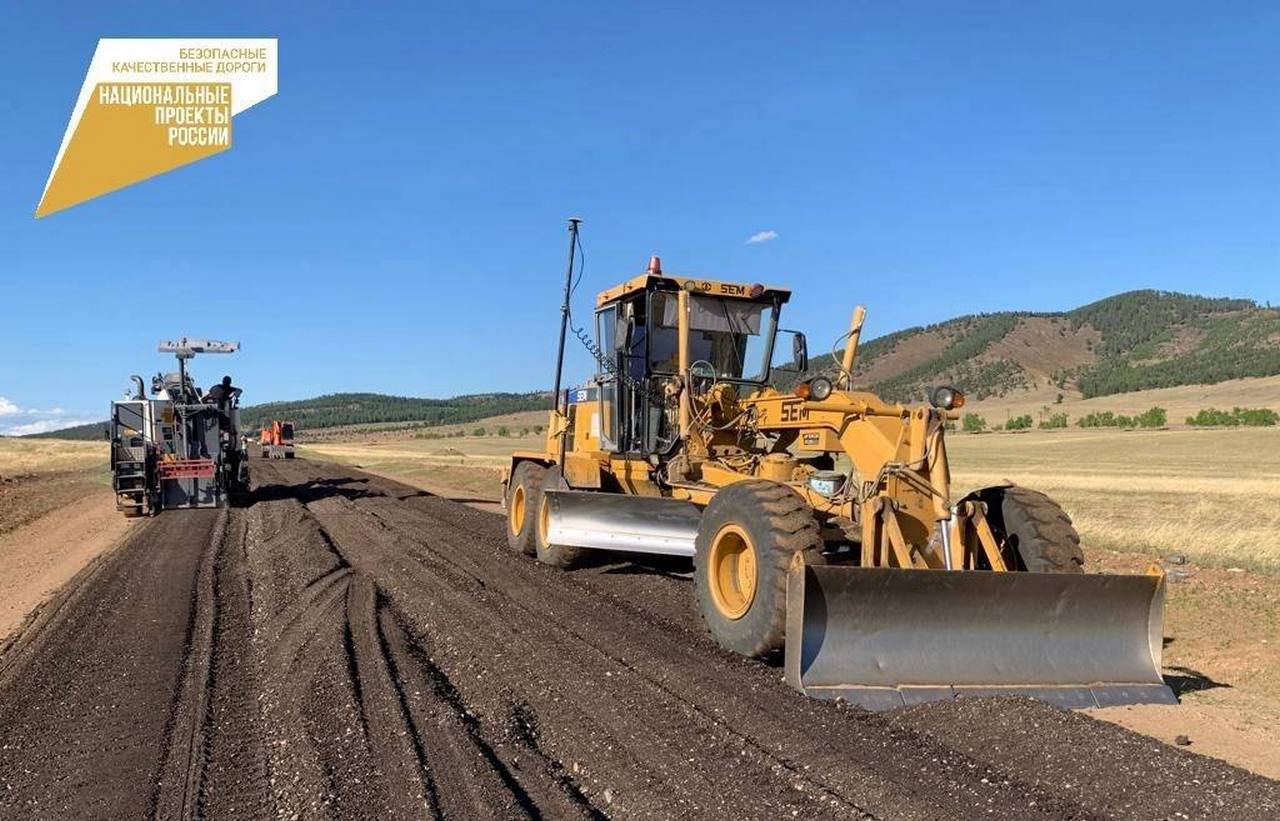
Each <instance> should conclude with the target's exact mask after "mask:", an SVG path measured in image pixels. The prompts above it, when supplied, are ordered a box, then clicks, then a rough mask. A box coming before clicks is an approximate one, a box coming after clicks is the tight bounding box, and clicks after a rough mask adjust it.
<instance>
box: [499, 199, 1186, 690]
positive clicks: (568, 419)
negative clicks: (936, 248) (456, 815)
mask: <svg viewBox="0 0 1280 821" xmlns="http://www.w3.org/2000/svg"><path fill="white" fill-rule="evenodd" d="M571 231H572V232H573V234H574V237H573V240H572V241H571V245H570V264H569V268H570V276H569V280H572V274H573V256H574V250H573V249H574V244H573V243H574V242H576V240H577V237H576V234H577V223H576V222H573V223H572V224H571ZM569 280H567V281H566V289H565V306H564V311H563V320H564V321H563V323H562V334H561V354H560V358H561V361H562V360H563V345H564V326H565V325H567V324H568V322H569V310H568V302H569V297H570V287H569ZM789 297H790V292H789V291H788V290H786V289H785V288H778V287H772V286H765V285H761V284H749V283H734V282H720V281H713V280H709V279H702V278H698V277H687V276H677V275H673V274H668V273H665V272H664V271H663V270H662V268H661V263H660V261H659V260H658V258H657V257H654V258H653V259H652V260H651V262H650V265H649V267H648V269H647V270H646V271H645V273H643V274H641V275H640V276H637V277H634V278H632V279H629V280H627V281H626V282H624V283H622V284H621V285H618V286H617V287H614V288H610V289H608V290H606V291H604V292H602V293H601V294H600V295H599V296H598V297H597V299H596V306H595V320H596V331H597V337H596V339H597V341H596V342H595V343H589V342H588V347H589V348H590V349H591V350H592V352H593V354H595V355H596V358H597V360H598V362H599V372H598V373H597V374H596V375H595V377H594V378H593V379H592V380H591V381H590V382H589V383H588V384H587V385H585V386H584V387H581V388H576V389H571V390H567V391H564V392H563V393H562V392H561V391H560V389H559V379H560V376H559V371H560V367H561V366H560V365H558V366H557V389H556V392H555V395H556V406H555V408H554V409H553V410H552V411H551V413H550V422H549V425H548V429H547V436H546V444H545V447H544V448H543V449H542V450H536V451H517V452H516V453H514V454H513V455H512V457H511V462H510V465H509V467H508V469H507V470H506V472H505V473H504V479H503V481H504V490H505V493H504V499H505V506H506V511H507V522H508V529H507V533H508V539H509V542H510V545H511V547H512V549H514V550H516V551H518V552H520V553H523V554H526V555H529V556H536V557H537V559H538V560H540V561H542V562H544V563H546V564H548V565H551V566H554V567H558V568H571V567H573V566H574V565H575V564H577V563H578V562H580V561H581V560H582V559H583V558H584V557H585V556H586V555H587V554H588V553H589V552H591V551H601V550H605V551H622V552H630V553H657V554H668V555H675V556H687V557H690V558H692V560H693V583H694V595H695V598H696V602H697V607H698V610H699V611H700V613H701V616H702V619H703V621H704V623H705V624H706V627H707V628H708V630H709V631H710V632H711V634H712V635H713V636H714V637H715V639H716V640H717V641H718V642H719V643H720V644H721V645H722V646H724V647H725V648H728V649H729V650H732V651H735V652H737V653H741V654H744V655H747V656H757V657H769V656H776V655H777V654H778V653H779V651H781V650H782V649H783V648H784V647H785V653H784V654H783V657H784V662H785V678H786V680H787V681H788V682H789V683H790V684H791V685H793V686H794V687H796V688H798V689H800V690H801V691H802V692H805V693H806V694H809V695H812V696H817V697H825V698H835V697H840V698H844V699H846V700H847V701H850V702H853V703H856V704H859V705H861V706H864V707H867V708H871V709H884V708H889V707H893V706H900V705H904V704H912V703H916V702H920V701H926V700H936V699H946V698H954V697H957V696H966V695H990V694H1002V693H1015V694H1025V695H1031V696H1035V697H1039V698H1043V699H1046V700H1049V701H1053V702H1055V703H1058V704H1061V705H1064V706H1095V705H1110V704H1123V703H1140V702H1159V703H1171V702H1175V701H1176V700H1175V699H1174V697H1173V694H1172V692H1171V691H1170V690H1169V688H1168V687H1167V686H1166V685H1165V684H1164V682H1163V680H1162V678H1161V676H1160V652H1161V643H1162V632H1161V630H1162V613H1163V577H1162V575H1160V574H1159V572H1158V570H1156V569H1153V571H1152V572H1151V573H1149V574H1146V575H1132V576H1121V575H1102V574H1085V573H1084V572H1083V567H1082V565H1083V561H1084V558H1083V554H1082V553H1081V550H1080V545H1079V537H1078V536H1077V534H1076V531H1075V529H1074V527H1073V525H1072V523H1071V520H1070V519H1069V518H1068V517H1067V515H1066V514H1065V513H1064V512H1063V511H1062V509H1061V508H1060V507H1059V506H1058V505H1057V504H1056V503H1055V502H1053V501H1052V500H1051V499H1050V498H1049V497H1047V496H1045V495H1044V494H1042V493H1038V492H1036V491H1034V490H1031V489H1028V488H1024V487H1019V486H1016V485H1012V484H1006V485H1000V486H993V487H986V488H982V489H978V490H975V491H972V492H969V493H966V494H964V495H963V496H957V495H956V494H955V493H954V491H953V489H952V485H951V476H950V467H949V463H948V458H947V447H946V427H947V423H948V421H949V420H952V419H955V418H956V417H957V416H958V409H959V408H960V407H962V406H963V404H964V394H963V393H962V392H961V391H960V390H959V389H957V388H955V387H952V386H939V387H938V388H936V389H934V390H933V391H931V392H930V396H929V404H927V405H926V404H921V405H904V404H899V403H895V402H888V401H884V400H883V399H881V398H879V397H877V396H876V395H874V394H872V393H869V392H867V391H863V390H857V389H856V388H855V387H854V380H853V366H854V361H855V356H856V353H857V348H858V341H859V336H860V333H861V328H862V323H863V319H864V317H865V311H863V309H862V308H858V309H856V310H855V311H854V315H853V321H852V323H851V327H850V330H849V332H848V334H847V335H846V336H845V337H843V342H844V347H843V352H842V355H841V357H840V359H839V360H838V362H837V361H836V360H835V359H834V357H833V360H832V366H833V372H832V373H831V374H830V375H815V374H812V373H809V363H808V355H807V343H806V340H805V337H804V335H803V334H800V333H798V332H794V331H786V330H781V329H780V328H779V325H778V322H779V317H780V313H781V309H782V307H783V305H785V304H786V303H787V301H788V299H789ZM579 335H580V336H586V334H585V333H584V332H582V331H581V330H579ZM785 337H790V340H791V345H790V353H791V356H790V361H789V362H786V363H783V364H781V365H779V366H778V367H773V362H774V361H775V359H781V358H782V357H775V348H778V347H783V348H785V347H786V346H785V345H783V346H779V344H778V343H779V340H780V339H784V338H785ZM584 341H587V340H584Z"/></svg>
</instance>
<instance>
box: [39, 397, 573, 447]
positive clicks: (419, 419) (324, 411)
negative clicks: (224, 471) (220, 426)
mask: <svg viewBox="0 0 1280 821" xmlns="http://www.w3.org/2000/svg"><path fill="white" fill-rule="evenodd" d="M550 404H551V397H550V394H549V392H535V393H481V394H468V395H466V396H455V397H453V398H451V399H419V398H416V397H411V396H387V395H385V394H381V393H331V394H325V395H324V396H317V397H314V398H312V399H300V400H296V401H289V402H267V403H264V404H261V405H250V406H247V407H243V408H241V409H240V421H241V424H242V425H243V426H244V429H245V430H257V429H258V428H259V427H260V426H261V425H262V423H263V422H264V421H267V420H270V419H292V420H293V421H294V422H296V423H297V425H298V429H299V430H314V429H317V428H332V427H338V426H351V425H370V424H377V423H396V424H399V425H401V426H404V423H412V425H413V426H422V427H427V426H433V425H458V424H465V423H467V422H474V421H476V420H477V419H487V418H489V417H492V416H499V415H501V414H509V413H518V412H520V411H528V410H544V409H546V408H548V407H549V406H550ZM103 424H104V423H103V422H94V423H91V424H88V425H77V426H76V427H73V428H64V429H63V430H59V431H54V432H52V433H42V434H40V437H41V438H45V439H82V440H88V439H93V440H97V439H101V438H102V426H103Z"/></svg>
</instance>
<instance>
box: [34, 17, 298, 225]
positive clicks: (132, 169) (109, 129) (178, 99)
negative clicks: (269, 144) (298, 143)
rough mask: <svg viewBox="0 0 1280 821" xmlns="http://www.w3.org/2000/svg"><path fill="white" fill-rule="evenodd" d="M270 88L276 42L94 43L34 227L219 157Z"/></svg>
mask: <svg viewBox="0 0 1280 821" xmlns="http://www.w3.org/2000/svg"><path fill="white" fill-rule="evenodd" d="M276 81H277V57H276V40H275V39H274V38H271V39H264V38H226V37H212V38H208V37H205V38H163V39H152V38H128V39H103V40H99V41H98V48H97V49H96V50H95V51H94V54H93V60H92V62H90V64H89V71H88V73H87V74H86V76H85V80H84V84H83V85H82V86H81V87H80V96H79V98H78V99H77V100H76V105H75V108H74V109H73V110H72V112H71V120H70V122H68V123H67V130H66V133H65V134H64V135H63V136H62V144H61V145H60V146H59V147H58V154H57V156H56V157H55V158H54V161H53V168H52V170H50V172H49V179H48V180H47V181H46V182H45V186H44V191H43V193H42V194H41V195H40V202H39V204H38V205H37V206H36V217H44V216H47V215H49V214H52V213H54V212H56V211H61V210H63V209H64V208H70V207H71V206H73V205H79V204H80V203H82V202H85V201H86V200H91V199H93V198H94V197H99V196H102V195H103V194H106V193H109V192H111V191H116V190H119V189H121V188H124V187H125V186H127V185H132V184H133V183H135V182H140V181H142V180H145V179H147V178H149V177H154V176H156V175H157V174H163V173H165V172H166V171H172V170H173V169H175V168H178V167H180V166H183V165H187V164H188V163H193V162H195V161H196V160H201V159H204V158H205V157H209V156H212V155H214V154H217V153H220V152H222V151H226V150H227V149H229V148H230V147H231V137H232V123H233V118H234V117H235V115H237V114H239V113H240V112H242V111H244V110H246V109H248V108H250V107H252V106H254V105H257V104H258V103H260V102H262V101H263V100H265V99H267V98H268V97H271V96H273V95H275V93H276Z"/></svg>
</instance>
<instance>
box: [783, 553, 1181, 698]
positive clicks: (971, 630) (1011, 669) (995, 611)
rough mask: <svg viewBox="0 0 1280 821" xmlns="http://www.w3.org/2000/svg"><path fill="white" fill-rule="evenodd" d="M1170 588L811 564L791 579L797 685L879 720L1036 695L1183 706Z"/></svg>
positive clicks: (1110, 580)
mask: <svg viewBox="0 0 1280 821" xmlns="http://www.w3.org/2000/svg"><path fill="white" fill-rule="evenodd" d="M1163 610H1164V579H1163V577H1161V576H1156V575H1149V576H1120V575H1104V574H1095V575H1080V574H1072V573H1012V572H1011V573H991V572H973V571H945V570H896V569H885V568H860V567H841V566H834V565H833V566H815V565H806V564H805V563H804V562H803V560H802V559H799V558H798V560H797V561H795V562H793V564H792V565H791V569H790V571H789V574H788V578H787V630H786V658H785V660H786V680H787V683H789V684H790V685H791V686H793V687H795V688H796V689H798V690H800V691H801V692H803V693H805V694H806V695H809V696H813V697H816V698H843V699H845V700H846V701H849V702H851V703H854V704H857V705H860V706H862V707H865V708H867V709H871V710H884V709H890V708H893V707H901V706H905V705H911V704H916V703H920V702H924V701H937V700H943V699H951V698H957V697H964V696H991V695H1026V696H1032V697H1035V698H1039V699H1043V700H1045V701H1049V702H1052V703H1054V704H1057V705H1059V706H1063V707H1098V706H1102V707H1105V706H1111V705H1115V704H1146V703H1151V704H1176V703H1177V699H1176V698H1175V697H1174V695H1173V691H1172V690H1170V689H1169V687H1168V686H1167V685H1166V684H1165V683H1164V680H1163V679H1162V678H1161V676H1160V652H1161V644H1162V640H1163V637H1162V635H1161V625H1162V623H1163Z"/></svg>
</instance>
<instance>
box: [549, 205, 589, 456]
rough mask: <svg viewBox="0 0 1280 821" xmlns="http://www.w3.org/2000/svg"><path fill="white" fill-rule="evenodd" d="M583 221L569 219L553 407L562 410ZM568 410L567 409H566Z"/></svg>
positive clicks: (574, 218) (575, 218) (573, 218)
mask: <svg viewBox="0 0 1280 821" xmlns="http://www.w3.org/2000/svg"><path fill="white" fill-rule="evenodd" d="M581 222H582V220H580V219H578V218H577V217H570V218H569V269H568V270H567V271H565V273H564V302H562V303H561V304H560V349H559V350H558V351H557V352H556V388H555V395H554V396H553V397H552V401H553V402H554V405H553V407H554V408H555V409H556V411H557V412H559V410H560V378H561V376H562V375H563V372H564V337H565V334H566V333H567V332H568V330H569V296H570V293H571V292H572V290H573V261H574V260H573V257H574V253H575V252H576V251H577V249H578V225H579V224H580V223H581ZM566 410H567V409H566ZM562 438H563V437H562Z"/></svg>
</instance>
